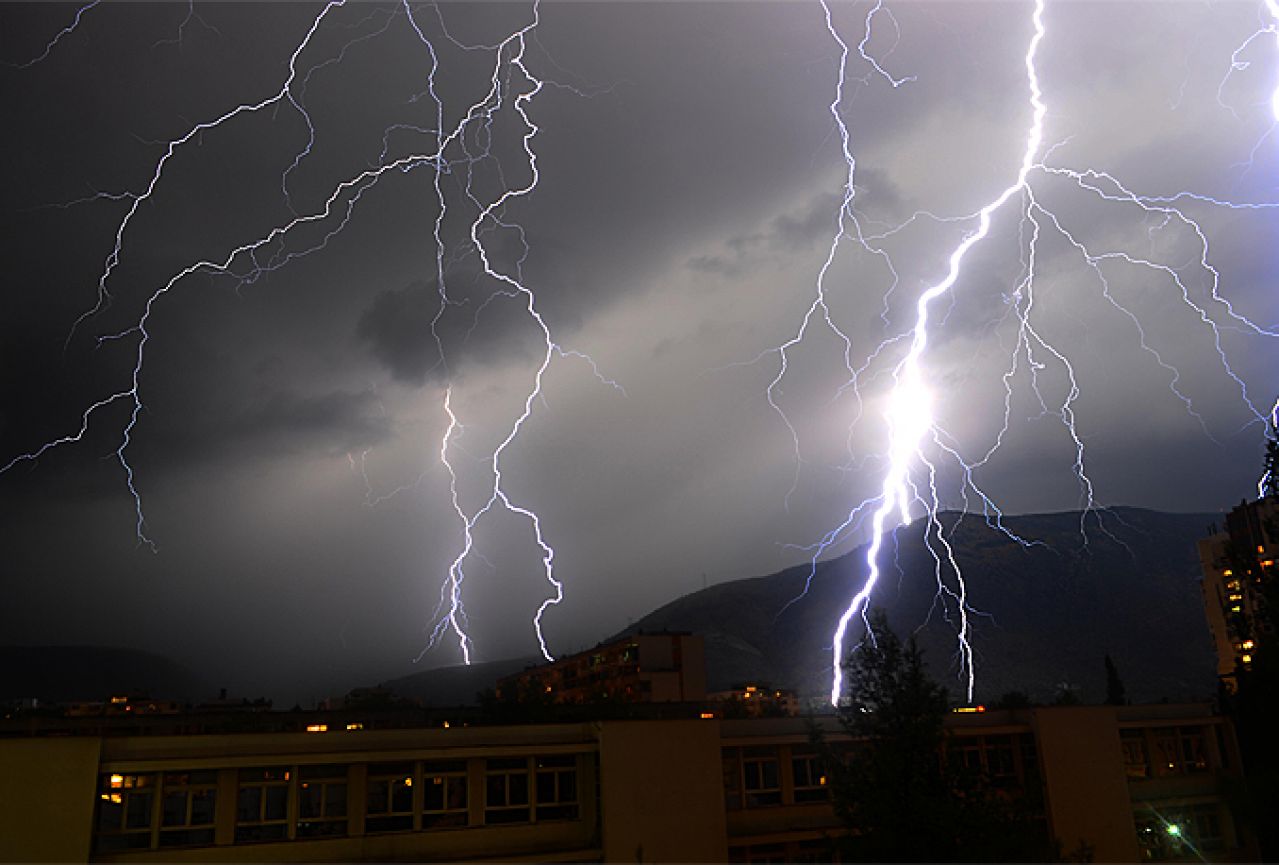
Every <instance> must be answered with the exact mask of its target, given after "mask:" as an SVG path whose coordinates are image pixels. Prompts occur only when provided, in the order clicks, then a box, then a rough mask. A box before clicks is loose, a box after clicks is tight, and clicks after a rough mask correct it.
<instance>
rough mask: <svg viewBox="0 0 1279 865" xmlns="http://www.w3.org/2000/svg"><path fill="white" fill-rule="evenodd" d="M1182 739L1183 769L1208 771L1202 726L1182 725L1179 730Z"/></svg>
mask: <svg viewBox="0 0 1279 865" xmlns="http://www.w3.org/2000/svg"><path fill="white" fill-rule="evenodd" d="M1177 736H1178V738H1179V739H1180V740H1181V771H1183V772H1207V771H1208V758H1207V756H1206V755H1205V754H1204V733H1203V728H1202V727H1182V728H1180V729H1179V730H1178V731H1177Z"/></svg>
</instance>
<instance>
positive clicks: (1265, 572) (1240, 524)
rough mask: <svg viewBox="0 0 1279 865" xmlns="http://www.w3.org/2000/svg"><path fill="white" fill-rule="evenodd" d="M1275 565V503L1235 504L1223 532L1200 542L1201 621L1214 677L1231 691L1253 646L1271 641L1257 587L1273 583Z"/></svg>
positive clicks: (1278, 511) (1278, 516)
mask: <svg viewBox="0 0 1279 865" xmlns="http://www.w3.org/2000/svg"><path fill="white" fill-rule="evenodd" d="M1277 559H1279V501H1277V500H1275V499H1273V498H1268V499H1261V500H1259V501H1255V502H1240V504H1239V506H1238V507H1236V508H1234V509H1233V510H1232V511H1230V513H1229V514H1227V515H1226V525H1225V528H1224V530H1221V531H1213V532H1211V533H1210V534H1209V536H1208V537H1206V538H1204V539H1202V540H1201V541H1199V563H1200V567H1201V569H1202V571H1203V583H1202V587H1203V600H1204V615H1205V616H1206V617H1207V619H1208V629H1209V630H1210V631H1211V632H1212V638H1213V643H1214V645H1215V646H1216V649H1217V675H1218V677H1219V678H1220V679H1221V681H1222V683H1223V684H1224V685H1225V686H1226V687H1227V688H1228V689H1230V690H1231V691H1233V690H1234V689H1235V684H1236V683H1235V672H1236V670H1237V669H1238V668H1240V667H1243V668H1244V669H1247V668H1248V667H1250V666H1251V663H1252V654H1253V652H1254V651H1255V650H1256V647H1257V645H1258V644H1259V643H1260V642H1262V641H1264V640H1266V639H1268V638H1269V639H1274V637H1273V635H1271V634H1270V633H1269V630H1268V626H1267V625H1266V623H1265V621H1264V620H1263V619H1261V618H1259V617H1258V615H1257V614H1258V612H1259V608H1260V605H1261V603H1262V598H1261V591H1260V587H1261V584H1262V582H1263V581H1265V580H1267V579H1273V578H1274V576H1275V574H1274V568H1275V561H1276V560H1277Z"/></svg>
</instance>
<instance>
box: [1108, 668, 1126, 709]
mask: <svg viewBox="0 0 1279 865" xmlns="http://www.w3.org/2000/svg"><path fill="white" fill-rule="evenodd" d="M1106 705H1108V706H1127V705H1128V691H1127V689H1126V688H1124V680H1123V679H1121V678H1119V668H1118V667H1116V666H1115V662H1114V661H1113V660H1112V659H1111V657H1110V655H1106Z"/></svg>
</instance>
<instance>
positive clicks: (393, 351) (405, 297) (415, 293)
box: [356, 282, 440, 385]
mask: <svg viewBox="0 0 1279 865" xmlns="http://www.w3.org/2000/svg"><path fill="white" fill-rule="evenodd" d="M439 306H440V295H439V292H438V291H437V290H435V289H433V288H432V287H431V286H430V285H427V284H426V283H420V282H419V283H414V284H413V285H407V286H405V287H404V288H401V289H386V290H385V291H383V292H381V293H380V294H378V295H377V296H376V297H375V298H374V299H373V302H372V303H371V304H369V307H368V309H366V310H365V311H364V314H363V315H362V316H360V321H359V324H358V325H356V332H357V333H358V334H359V335H360V338H361V339H362V340H364V342H366V343H367V344H368V345H369V347H370V350H371V351H372V352H373V354H374V356H375V357H377V359H378V360H379V361H381V362H382V364H383V365H385V366H386V368H387V369H388V370H390V372H391V375H392V377H394V378H396V379H399V380H400V381H406V382H409V383H411V384H419V385H420V384H422V383H423V382H425V381H426V376H427V373H429V372H430V371H431V370H432V369H434V368H435V367H437V366H438V365H439V363H440V352H439V350H438V348H437V346H436V343H435V340H433V339H430V338H429V336H430V334H431V323H432V320H433V319H434V318H435V314H436V312H437V311H438V310H439ZM424 337H428V338H424Z"/></svg>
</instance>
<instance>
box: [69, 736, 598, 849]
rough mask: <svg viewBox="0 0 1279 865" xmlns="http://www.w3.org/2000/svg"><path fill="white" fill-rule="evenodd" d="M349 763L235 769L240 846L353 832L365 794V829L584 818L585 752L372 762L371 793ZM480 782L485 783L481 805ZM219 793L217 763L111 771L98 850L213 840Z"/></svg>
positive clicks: (103, 794)
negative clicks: (356, 782) (356, 780)
mask: <svg viewBox="0 0 1279 865" xmlns="http://www.w3.org/2000/svg"><path fill="white" fill-rule="evenodd" d="M350 768H351V767H350V766H348V765H341V764H335V765H309V766H308V765H304V766H270V767H243V768H237V769H233V770H229V771H232V772H234V773H235V834H234V841H235V843H237V844H244V843H253V842H259V841H283V840H289V839H294V838H329V837H342V836H345V835H348V834H349V833H350V831H351V827H350V819H349V818H350V814H349V811H350V809H351V806H352V805H353V804H356V805H358V803H359V801H360V797H361V792H362V798H363V801H364V815H365V817H364V834H366V835H376V834H384V833H391V832H413V831H430V830H437V829H450V828H463V827H467V826H493V825H503V824H511V823H531V822H545V821H552V820H576V819H578V818H579V816H580V803H579V799H578V766H577V757H576V756H575V755H572V754H567V755H556V756H541V757H501V758H493V759H475V760H470V761H468V760H418V761H404V762H396V763H368V764H366V780H365V783H364V789H363V791H359V790H353V789H352V784H351V772H350ZM223 771H227V770H223ZM472 779H474V780H475V781H476V782H478V783H479V785H480V786H481V790H480V791H479V794H480V796H481V799H480V802H478V803H476V804H477V806H478V807H476V808H474V809H473V808H472V807H471V806H472V796H473V794H474V793H475V792H476V791H475V790H474V789H473V786H474V785H473V783H472ZM218 792H219V771H218V770H206V771H189V772H148V773H135V774H121V773H107V774H103V775H101V776H100V781H99V789H98V802H97V816H96V820H95V823H94V849H95V850H96V851H98V852H112V851H120V850H148V849H157V848H171V847H192V846H208V845H212V844H213V843H214V829H215V822H216V812H217V804H218V801H217V800H218ZM353 793H354V795H355V798H354V800H353V799H352V794H353Z"/></svg>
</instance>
